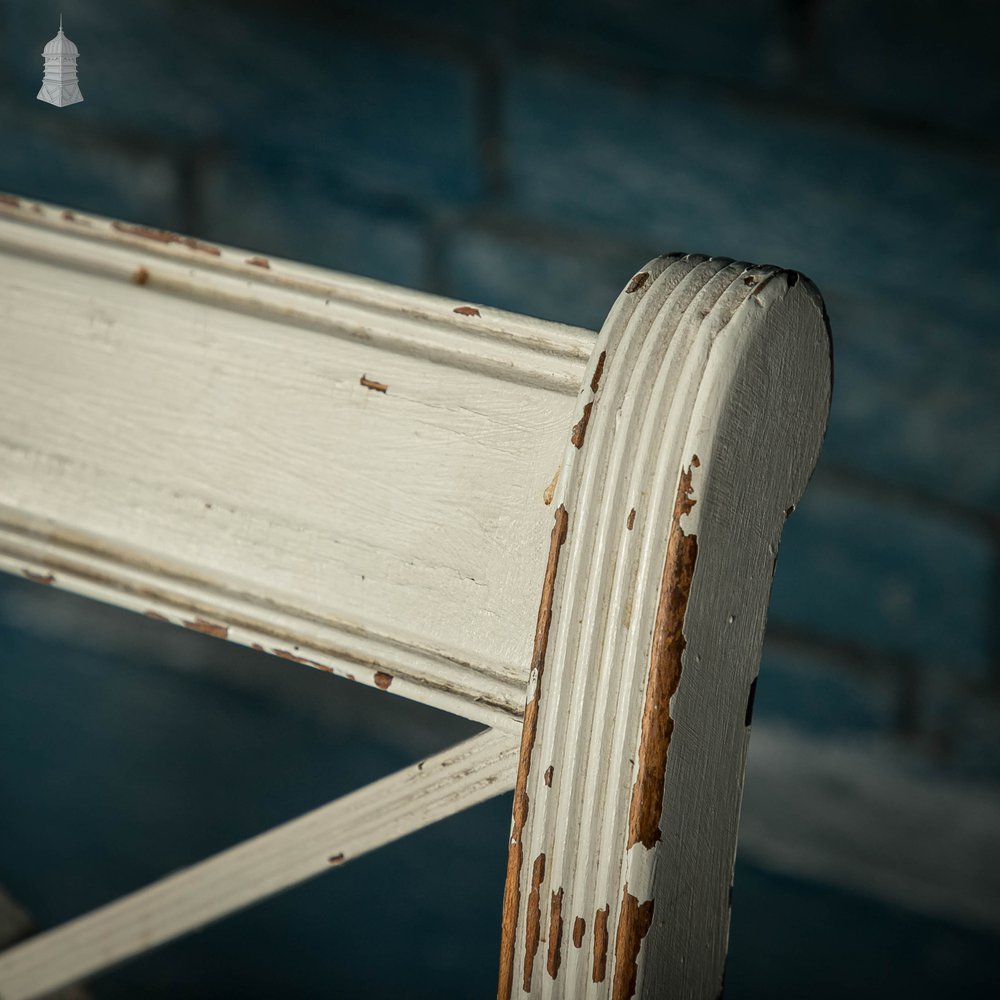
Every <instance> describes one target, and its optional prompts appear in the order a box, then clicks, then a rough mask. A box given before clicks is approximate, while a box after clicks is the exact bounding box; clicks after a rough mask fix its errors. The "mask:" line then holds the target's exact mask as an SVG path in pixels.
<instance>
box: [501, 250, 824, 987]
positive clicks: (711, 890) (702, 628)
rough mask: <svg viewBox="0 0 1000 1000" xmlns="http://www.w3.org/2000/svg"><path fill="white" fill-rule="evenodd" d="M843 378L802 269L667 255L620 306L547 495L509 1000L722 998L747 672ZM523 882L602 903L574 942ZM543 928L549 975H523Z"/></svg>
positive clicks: (576, 907)
mask: <svg viewBox="0 0 1000 1000" xmlns="http://www.w3.org/2000/svg"><path fill="white" fill-rule="evenodd" d="M829 394H830V347H829V334H828V330H827V325H826V321H825V316H824V313H823V307H822V302H821V300H820V298H819V295H818V293H817V292H816V290H815V288H814V287H813V286H812V285H811V284H810V283H809V282H808V281H806V280H804V279H801V278H800V276H799V275H797V274H795V273H794V272H787V271H781V270H779V269H777V268H763V267H753V266H750V265H746V264H739V263H735V262H732V261H729V260H726V259H708V258H703V257H694V256H687V257H682V256H673V257H663V258H659V259H657V260H655V261H652V262H650V264H648V265H647V266H646V267H645V268H643V269H642V271H640V272H639V273H638V274H636V275H635V277H634V278H632V280H631V281H629V282H628V284H627V285H626V287H625V289H624V291H623V292H622V294H621V296H620V297H619V299H618V301H617V303H616V304H615V306H614V308H613V309H612V311H611V314H610V316H609V317H608V320H607V322H606V324H605V326H604V328H603V330H602V332H601V334H600V337H599V339H598V342H597V344H596V346H595V349H594V353H593V356H592V359H591V370H590V372H589V373H588V377H586V378H585V379H584V380H583V385H582V386H581V390H580V394H579V397H578V400H577V409H576V412H575V414H574V417H573V420H572V421H571V422H570V425H569V426H571V427H572V430H571V432H570V434H569V440H568V441H567V443H566V449H565V451H564V454H563V460H562V463H561V473H560V477H559V481H558V484H557V487H556V489H555V490H554V495H553V500H552V502H553V504H554V505H558V510H559V511H560V512H564V515H563V516H564V519H565V523H564V524H563V526H562V528H561V534H560V544H559V546H558V552H559V556H558V559H557V560H555V559H553V558H552V556H551V554H550V560H549V571H548V572H547V573H546V575H545V577H544V583H543V586H542V594H543V596H542V611H541V612H540V614H539V635H543V638H544V642H543V644H542V645H543V648H544V658H543V659H540V658H539V657H538V644H537V643H536V663H537V666H538V669H536V670H533V671H532V675H531V677H530V679H529V682H528V688H527V696H526V697H527V709H526V711H525V725H524V730H523V733H522V748H521V761H520V767H519V770H518V781H517V787H516V789H515V796H514V803H515V805H514V824H513V833H512V838H511V847H510V855H509V865H508V882H507V888H506V895H505V910H504V923H503V944H502V948H501V970H500V984H499V994H498V995H499V997H500V998H501V1000H506V998H507V997H509V996H512V995H517V996H522V995H525V996H526V995H530V996H532V997H571V998H578V997H594V998H597V997H602V998H603V997H612V998H614V1000H627V998H631V997H633V996H641V997H645V998H659V997H670V998H671V1000H689V998H691V1000H715V998H716V997H717V995H718V993H719V991H720V988H721V979H722V971H723V964H724V960H725V952H726V939H727V934H728V925H729V888H730V885H731V879H732V871H733V860H734V856H735V849H736V832H737V823H738V816H739V805H740V796H741V789H742V780H743V770H744V763H745V755H746V747H747V739H748V735H749V728H748V726H747V725H746V714H747V692H748V691H749V690H750V688H751V683H752V681H753V679H754V677H755V675H756V671H757V667H758V664H759V658H760V645H761V639H762V634H763V627H764V618H765V613H766V607H767V598H768V594H769V590H770V583H771V576H772V572H773V568H774V561H775V556H776V552H777V546H778V540H779V536H780V532H781V528H782V526H783V525H784V522H785V519H786V511H787V510H788V508H789V507H791V506H792V505H794V504H795V503H796V502H797V501H798V499H799V497H800V495H801V493H802V491H803V489H804V487H805V484H806V481H807V479H808V477H809V474H810V472H811V470H812V467H813V464H814V463H815V460H816V457H817V455H818V452H819V447H820V443H821V441H822V437H823V432H824V429H825V423H826V413H827V408H828V405H829ZM543 625H544V629H543V628H542V626H543ZM542 667H544V669H542ZM542 855H544V857H545V859H546V864H545V870H544V876H543V878H542V879H541V881H540V882H539V883H537V884H536V880H535V879H534V877H533V876H532V873H531V871H530V870H529V868H528V865H527V859H529V858H535V857H538V856H542ZM529 879H530V880H531V881H530V887H531V890H532V894H531V898H532V900H534V899H535V897H536V896H538V897H540V898H542V899H546V898H550V899H552V900H556V899H558V910H559V912H560V913H561V914H563V913H565V914H585V915H593V923H592V927H593V931H592V936H589V937H588V935H587V933H586V925H585V924H584V925H581V926H580V929H579V939H580V944H581V945H583V947H579V948H577V947H573V948H566V947H565V946H561V937H562V933H563V932H562V927H561V924H560V922H558V921H556V920H555V916H554V914H555V910H554V909H553V911H552V913H553V918H552V920H550V921H549V922H545V921H543V922H542V924H541V927H542V934H541V942H540V943H536V940H535V934H534V913H533V910H531V905H530V904H529V906H528V908H527V909H526V907H525V899H526V897H527V896H528V887H529ZM546 930H547V931H548V935H549V939H548V941H547V942H546V940H545V934H546ZM576 936H577V930H576V927H574V937H576ZM575 943H576V942H575V940H574V944H575ZM546 944H547V945H548V954H549V956H550V958H553V959H555V958H556V957H558V960H553V961H552V962H550V969H549V971H550V972H551V974H550V975H544V976H540V975H538V972H537V969H536V970H535V974H534V975H533V976H529V975H528V974H527V971H528V968H529V967H528V966H527V965H526V964H525V963H527V962H528V960H529V958H530V956H531V954H532V953H533V952H534V950H535V949H537V948H538V947H543V948H544V947H545V945H546ZM522 967H524V968H525V972H526V975H525V976H524V977H523V978H522V977H521V976H519V975H515V974H513V972H514V970H520V969H521V968H522Z"/></svg>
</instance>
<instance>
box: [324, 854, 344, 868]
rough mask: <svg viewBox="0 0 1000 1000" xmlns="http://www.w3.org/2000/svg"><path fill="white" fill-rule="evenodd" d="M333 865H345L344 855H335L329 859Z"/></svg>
mask: <svg viewBox="0 0 1000 1000" xmlns="http://www.w3.org/2000/svg"><path fill="white" fill-rule="evenodd" d="M327 860H328V861H329V862H330V864H331V865H342V864H343V863H344V855H343V854H334V855H332V856H331V857H329V858H328V859H327Z"/></svg>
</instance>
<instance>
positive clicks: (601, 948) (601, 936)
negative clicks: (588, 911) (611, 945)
mask: <svg viewBox="0 0 1000 1000" xmlns="http://www.w3.org/2000/svg"><path fill="white" fill-rule="evenodd" d="M610 913H611V904H610V903H609V904H608V905H607V906H605V907H604V909H603V910H598V911H597V912H596V913H595V914H594V971H593V980H594V982H595V983H603V982H604V977H605V976H606V975H607V972H608V915H609V914H610Z"/></svg>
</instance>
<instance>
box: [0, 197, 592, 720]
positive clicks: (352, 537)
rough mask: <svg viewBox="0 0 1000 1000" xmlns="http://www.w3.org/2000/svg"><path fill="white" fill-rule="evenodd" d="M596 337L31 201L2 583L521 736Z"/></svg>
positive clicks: (3, 241) (1, 223)
mask: <svg viewBox="0 0 1000 1000" xmlns="http://www.w3.org/2000/svg"><path fill="white" fill-rule="evenodd" d="M594 341H595V335H594V334H593V333H590V332H588V331H585V330H578V329H574V328H570V327H565V326H560V325H557V324H552V323H546V322H543V321H540V320H533V319H530V318H528V317H520V316H514V315H511V314H508V313H503V312H500V311H498V310H493V309H489V308H487V307H485V306H482V307H479V308H476V307H474V306H470V305H465V304H461V303H455V302H453V301H451V300H447V299H441V298H437V297H435V296H430V295H424V294H421V293H417V292H412V291H408V290H406V289H402V288H395V287H393V286H390V285H384V284H380V283H378V282H375V281H367V280H364V279H360V278H353V277H350V276H347V275H339V274H336V273H333V272H329V271H325V270H321V269H318V268H311V267H307V266H305V265H300V264H294V263H291V262H288V261H283V260H279V259H276V258H263V257H258V256H253V255H250V254H248V252H247V251H241V250H233V249H230V248H228V247H220V246H215V245H210V244H207V243H204V242H203V241H200V240H197V239H194V238H191V237H186V236H180V235H177V234H174V233H168V232H163V231H161V230H155V229H150V228H149V227H145V226H138V225H133V224H130V223H124V222H115V221H108V220H106V219H101V218H97V217H94V216H87V215H84V214H82V213H78V212H75V211H72V210H70V209H61V208H55V207H52V206H39V207H38V210H37V211H36V210H35V208H34V206H33V203H28V202H25V201H23V200H22V199H20V198H18V197H16V196H14V195H10V196H6V197H4V198H3V199H0V372H2V373H3V374H2V376H0V468H2V469H3V475H2V476H0V567H2V568H4V569H6V570H8V571H11V572H15V573H18V574H24V575H29V578H33V576H31V575H34V576H37V577H40V578H51V579H52V582H54V583H55V585H56V586H59V587H65V588H68V589H71V590H76V591H78V592H80V593H83V594H87V595H89V596H92V597H97V598H100V599H101V600H104V601H110V602H112V603H116V604H120V605H123V606H125V607H129V608H132V609H134V610H136V611H139V612H147V611H152V612H154V613H156V614H158V615H161V616H163V617H164V618H166V619H168V620H169V621H171V622H175V623H178V624H187V626H188V627H192V628H198V629H200V630H202V631H208V632H209V634H212V635H218V636H220V637H226V638H228V639H229V640H231V641H235V642H240V643H244V644H246V645H253V646H257V647H260V648H262V649H266V650H268V651H271V652H275V653H277V654H278V655H281V656H285V657H286V658H288V659H296V660H297V661H298V662H302V663H308V664H310V665H312V666H315V667H317V668H318V669H322V670H329V671H331V672H333V673H336V674H339V675H340V676H344V677H350V678H352V679H356V680H358V681H359V682H362V683H366V684H371V685H375V686H377V687H380V688H382V689H385V690H388V691H389V692H390V693H392V694H397V695H403V696H405V697H409V698H415V699H417V700H420V701H423V702H427V703H429V704H432V705H435V706H437V707H440V708H445V709H447V710H449V711H452V712H456V713H458V714H463V715H466V716H468V717H470V718H473V719H475V720H477V721H480V722H483V723H485V724H487V725H490V726H499V727H501V728H504V729H505V730H506V731H507V732H510V733H512V734H517V733H519V731H520V716H521V713H522V711H523V705H524V685H525V682H526V679H527V675H528V670H529V664H530V660H531V648H532V636H533V631H534V622H535V617H536V612H537V604H536V600H537V590H536V588H537V581H538V580H539V579H540V577H541V575H542V573H543V572H544V561H545V548H546V545H545V540H546V538H547V536H548V534H549V531H550V527H551V523H552V509H551V508H547V507H546V506H545V505H544V504H543V503H541V502H540V498H541V496H542V495H543V493H544V492H545V490H546V488H547V487H548V486H549V484H550V483H551V482H552V478H553V470H555V469H557V468H558V467H559V462H560V459H561V456H562V449H563V443H564V438H565V433H566V428H567V427H568V426H570V424H571V423H572V417H573V408H574V405H575V399H576V395H577V392H578V390H579V388H580V386H581V384H582V381H583V379H584V377H585V375H586V376H587V377H588V378H589V375H587V360H588V358H589V357H590V354H591V351H592V348H593V344H594ZM67 483H72V488H67ZM200 622H207V623H210V627H202V626H201V625H199V624H198V623H200ZM192 623H193V624H192Z"/></svg>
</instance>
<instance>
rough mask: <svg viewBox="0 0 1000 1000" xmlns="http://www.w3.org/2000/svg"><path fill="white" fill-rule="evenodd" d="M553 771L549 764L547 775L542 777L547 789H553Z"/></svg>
mask: <svg viewBox="0 0 1000 1000" xmlns="http://www.w3.org/2000/svg"><path fill="white" fill-rule="evenodd" d="M552 770H553V769H552V765H551V764H549V766H548V767H547V768H546V769H545V774H544V775H543V777H542V780H543V781H544V782H545V786H546V787H547V788H551V787H552Z"/></svg>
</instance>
